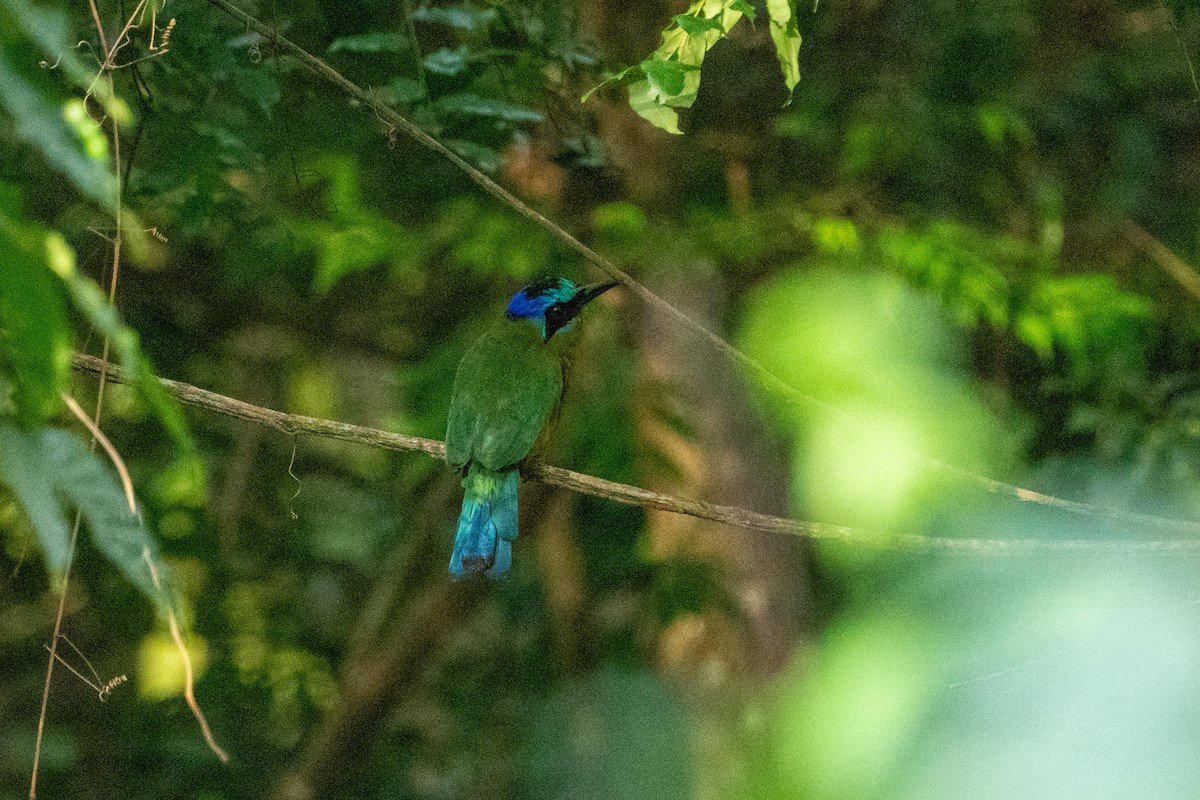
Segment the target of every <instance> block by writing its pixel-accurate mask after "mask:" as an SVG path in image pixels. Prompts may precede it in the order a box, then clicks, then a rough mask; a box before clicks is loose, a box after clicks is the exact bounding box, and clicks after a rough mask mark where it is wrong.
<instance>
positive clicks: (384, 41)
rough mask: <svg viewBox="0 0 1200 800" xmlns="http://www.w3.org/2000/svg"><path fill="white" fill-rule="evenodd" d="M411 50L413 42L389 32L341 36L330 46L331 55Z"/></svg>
mask: <svg viewBox="0 0 1200 800" xmlns="http://www.w3.org/2000/svg"><path fill="white" fill-rule="evenodd" d="M411 49H412V42H411V41H409V39H408V37H406V36H402V35H401V34H399V33H390V32H388V31H373V32H371V33H360V34H357V35H355V36H339V37H338V38H336V39H334V40H333V41H332V42H330V44H329V52H331V53H339V52H348V53H385V52H386V53H404V52H407V51H409V50H411Z"/></svg>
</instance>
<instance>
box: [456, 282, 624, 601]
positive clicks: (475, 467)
mask: <svg viewBox="0 0 1200 800" xmlns="http://www.w3.org/2000/svg"><path fill="white" fill-rule="evenodd" d="M617 285H618V284H616V283H598V284H592V285H589V286H576V285H575V284H574V283H572V282H571V281H569V280H567V279H566V278H546V279H543V280H539V281H537V282H536V283H533V284H531V285H529V286H526V287H525V288H524V289H522V290H521V291H519V292H517V293H516V294H515V295H513V298H512V300H511V301H509V304H508V310H507V312H506V313H505V317H506V318H505V320H504V321H503V322H501V323H500V324H498V325H497V326H496V327H495V328H493V329H492V330H490V331H489V332H487V333H485V334H484V335H483V336H481V337H480V338H479V340H478V341H477V342H475V344H473V345H472V346H471V348H470V349H469V350H468V351H467V354H466V355H465V356H463V360H462V362H460V363H459V365H458V372H457V373H456V374H455V376H454V391H453V393H452V395H451V397H450V421H449V423H448V424H447V426H446V461H447V462H449V464H450V465H451V466H453V467H455V468H456V469H458V470H460V471H461V472H462V475H463V478H462V486H463V490H464V495H463V505H462V514H460V515H459V518H458V531H457V533H456V534H455V537H454V552H453V553H452V554H451V556H450V575H451V576H452V577H454V578H467V577H469V576H471V575H474V574H476V573H479V572H484V573H486V574H487V576H488V577H490V578H499V577H500V576H502V575H504V574H505V573H506V572H508V569H509V567H510V566H512V543H513V540H514V539H516V538H517V485H518V483H519V482H520V476H519V474H518V473H519V467H520V465H521V461H522V460H524V458H525V456H526V455H528V454H529V450H530V448H531V447H533V443H534V442H535V441H537V438H538V435H539V434H540V433H541V432H542V428H543V427H545V425H546V422H547V421H548V420H549V419H550V417H551V416H553V414H554V410H555V408H556V407H557V406H558V403H559V400H561V399H562V395H563V367H564V360H563V357H564V351H565V350H566V346H567V344H568V341H567V338H568V337H565V336H563V335H562V334H565V333H566V332H568V331H569V330H571V328H572V326H573V323H574V321H575V318H576V317H578V316H579V312H580V311H582V310H583V307H584V306H585V305H587V304H588V303H589V302H590V301H592V300H594V299H596V298H597V297H599V296H600V295H602V294H604V293H605V292H607V291H608V290H609V289H611V288H613V287H614V286H617Z"/></svg>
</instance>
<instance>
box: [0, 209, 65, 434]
mask: <svg viewBox="0 0 1200 800" xmlns="http://www.w3.org/2000/svg"><path fill="white" fill-rule="evenodd" d="M47 257H48V253H47V250H46V234H45V233H43V232H40V231H38V230H37V229H35V228H32V227H29V226H21V225H19V224H18V223H17V222H16V221H15V220H14V219H12V218H10V217H8V216H7V215H4V214H0V371H2V372H5V373H8V374H9V376H10V377H11V379H12V383H13V386H14V388H15V394H14V399H15V401H16V408H17V412H18V414H19V415H20V416H21V417H22V418H23V419H27V420H34V421H39V422H40V421H44V420H45V419H47V418H48V417H49V416H51V415H52V414H53V413H54V412H55V411H57V410H58V409H59V407H60V406H61V403H62V401H61V400H60V399H59V396H60V394H61V393H62V392H65V391H66V390H67V388H68V384H69V380H70V374H71V349H72V348H71V329H70V326H69V324H68V321H67V310H66V303H65V298H64V296H63V287H62V283H61V281H59V279H58V278H57V276H55V274H54V272H53V271H52V270H51V268H50V265H49V264H48V263H47Z"/></svg>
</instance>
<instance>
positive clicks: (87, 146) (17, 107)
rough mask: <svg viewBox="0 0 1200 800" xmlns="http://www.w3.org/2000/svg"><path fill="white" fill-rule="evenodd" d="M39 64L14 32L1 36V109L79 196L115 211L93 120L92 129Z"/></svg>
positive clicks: (111, 184)
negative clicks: (66, 179)
mask: <svg viewBox="0 0 1200 800" xmlns="http://www.w3.org/2000/svg"><path fill="white" fill-rule="evenodd" d="M38 61H39V57H38V55H37V53H36V51H35V50H34V49H33V48H32V47H29V46H28V44H27V43H26V42H23V41H21V40H20V39H18V38H17V37H16V36H14V35H13V33H12V31H11V30H10V31H7V32H0V106H2V107H3V108H4V109H6V110H7V111H8V114H9V117H10V118H11V119H12V120H13V124H14V127H15V129H16V133H17V135H18V136H19V137H20V138H21V139H23V140H24V141H25V142H26V143H27V144H29V145H30V146H31V147H33V148H35V149H36V150H38V151H40V152H41V154H42V156H43V157H44V158H45V159H46V163H48V164H50V165H51V166H53V167H54V168H56V169H58V170H59V171H60V172H62V173H63V174H64V175H65V176H66V177H67V178H68V180H70V181H71V184H72V185H74V187H75V188H76V189H77V190H79V192H80V193H82V194H83V195H85V196H86V197H88V198H90V199H92V200H94V201H96V202H97V203H99V204H100V205H101V206H103V207H104V208H106V209H108V210H110V211H112V210H115V208H116V197H117V193H116V181H115V179H114V178H113V176H112V175H111V174H110V173H109V170H108V160H107V152H106V151H107V146H106V145H105V146H104V147H103V149H102V150H101V149H100V148H98V147H97V144H96V142H97V139H96V133H97V129H96V128H95V127H94V126H95V123H94V121H91V124H90V125H89V124H88V123H86V122H84V121H83V120H82V119H80V118H79V117H78V113H77V111H78V110H79V109H80V106H79V101H74V102H73V103H72V102H71V101H69V100H67V98H66V97H64V96H63V95H62V93H61V90H59V89H58V87H57V86H55V85H54V84H53V83H52V82H51V81H50V79H49V78H48V77H47V76H46V75H45V74H42V73H43V72H44V70H41V69H40V68H39V67H38V66H37V63H38ZM72 109H75V110H76V111H75V113H72ZM68 115H70V116H71V117H72V119H73V120H74V124H72V123H71V122H69V121H68V119H67V116H68ZM84 116H86V114H85V115H84ZM88 119H89V121H90V118H88ZM100 140H101V141H102V140H103V135H101V136H100ZM98 150H99V152H98Z"/></svg>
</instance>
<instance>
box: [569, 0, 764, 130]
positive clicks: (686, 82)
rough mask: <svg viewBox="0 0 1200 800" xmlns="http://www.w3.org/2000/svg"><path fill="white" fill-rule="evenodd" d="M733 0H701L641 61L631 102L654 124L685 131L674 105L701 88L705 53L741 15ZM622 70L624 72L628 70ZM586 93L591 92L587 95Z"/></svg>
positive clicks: (689, 102) (683, 105)
mask: <svg viewBox="0 0 1200 800" xmlns="http://www.w3.org/2000/svg"><path fill="white" fill-rule="evenodd" d="M733 6H734V3H733V2H731V1H730V0H696V1H695V2H693V3H692V5H691V6H690V7H689V8H688V12H687V14H686V15H681V16H687V17H691V18H692V19H691V20H689V21H687V22H684V23H679V20H678V18H676V23H678V24H672V25H671V26H670V27H669V28H667V29H666V30H665V31H663V34H662V44H660V45H659V47H658V49H657V50H655V51H654V53H653V54H651V56H650V57H649V58H647V59H646V60H645V61H643V62H642V63H641V64H639V65H638V67H639V71H640V72H641V73H642V74H643V75H644V76H645V79H644V80H641V81H637V82H635V83H633V84H632V85H631V86H630V87H629V105H630V107H631V108H633V110H634V111H636V112H637V113H638V114H639V115H641V116H642V117H643V118H644V119H646V120H647V121H649V122H650V123H651V124H653V125H655V126H657V127H659V128H662V129H663V130H665V131H668V132H669V133H681V131H680V130H679V115H678V114H677V113H676V112H675V111H673V110H672V109H673V108H690V107H691V105H692V103H694V102H696V93H697V92H698V91H699V89H700V67H701V64H703V62H704V57H705V55H706V54H707V53H708V51H709V50H710V49H711V48H712V46H713V45H714V44H716V43H717V42H719V41H720V40H721V39H722V38H723V37H724V36H725V35H726V34H727V33H728V32H729V30H730V29H731V28H732V27H733V26H734V25H736V24H737V23H738V21H739V20H741V18H742V13H743V12H742V11H740V10H738V9H735V8H734V7H733ZM628 72H629V71H628V70H626V71H625V72H623V73H621V77H624V76H626V75H627V74H628ZM585 99H586V98H585Z"/></svg>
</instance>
